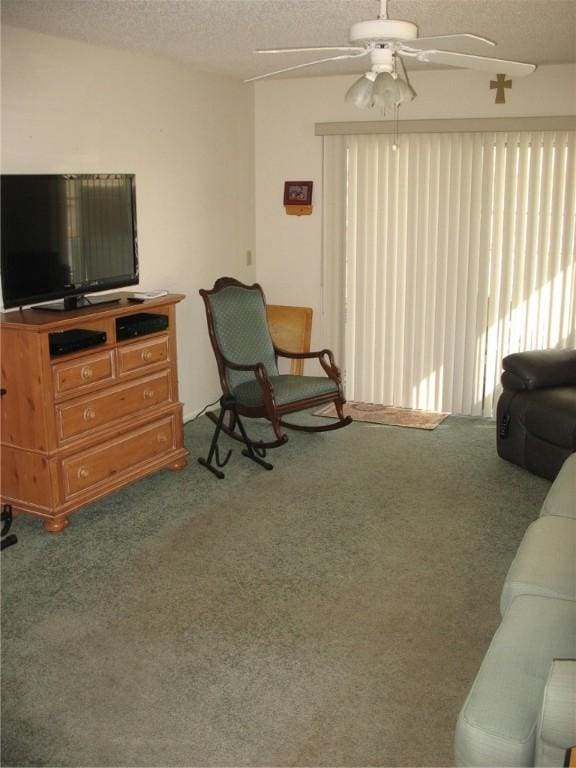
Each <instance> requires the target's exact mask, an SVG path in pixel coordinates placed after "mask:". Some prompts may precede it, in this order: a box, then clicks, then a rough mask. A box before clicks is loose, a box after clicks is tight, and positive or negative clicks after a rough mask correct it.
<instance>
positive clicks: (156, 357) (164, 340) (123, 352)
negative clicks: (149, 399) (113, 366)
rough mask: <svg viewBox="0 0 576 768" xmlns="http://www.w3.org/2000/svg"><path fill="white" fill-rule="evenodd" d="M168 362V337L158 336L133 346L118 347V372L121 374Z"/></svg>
mask: <svg viewBox="0 0 576 768" xmlns="http://www.w3.org/2000/svg"><path fill="white" fill-rule="evenodd" d="M167 360H168V336H160V337H156V338H154V339H148V340H147V341H140V342H137V343H135V344H127V345H126V346H125V347H118V371H119V373H120V375H121V374H123V373H130V372H131V371H137V370H140V369H142V368H146V366H149V365H156V364H157V363H164V362H166V361H167Z"/></svg>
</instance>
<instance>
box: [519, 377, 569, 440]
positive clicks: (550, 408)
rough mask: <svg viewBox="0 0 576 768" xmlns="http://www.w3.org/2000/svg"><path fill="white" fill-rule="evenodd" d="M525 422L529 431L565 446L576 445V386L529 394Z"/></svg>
mask: <svg viewBox="0 0 576 768" xmlns="http://www.w3.org/2000/svg"><path fill="white" fill-rule="evenodd" d="M529 397H530V402H529V405H528V408H527V409H526V415H525V417H524V424H525V426H526V429H527V430H528V432H529V433H530V434H532V435H534V436H535V437H539V438H540V439H541V440H545V441H546V442H548V443H552V445H559V446H561V447H562V448H570V449H573V448H574V447H576V387H554V388H550V389H538V390H536V391H534V392H531V393H530V396H529Z"/></svg>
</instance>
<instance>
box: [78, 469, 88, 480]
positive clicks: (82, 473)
mask: <svg viewBox="0 0 576 768" xmlns="http://www.w3.org/2000/svg"><path fill="white" fill-rule="evenodd" d="M89 477H90V472H89V471H88V470H87V469H86V467H80V469H79V470H78V480H87V479H88V478H89Z"/></svg>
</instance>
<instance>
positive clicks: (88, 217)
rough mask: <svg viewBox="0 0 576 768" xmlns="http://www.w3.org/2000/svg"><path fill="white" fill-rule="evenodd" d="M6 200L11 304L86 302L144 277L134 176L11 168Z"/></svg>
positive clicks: (5, 289) (5, 264) (6, 286)
mask: <svg viewBox="0 0 576 768" xmlns="http://www.w3.org/2000/svg"><path fill="white" fill-rule="evenodd" d="M0 205H1V226H2V253H1V261H0V267H1V271H2V295H3V300H4V306H5V307H6V308H9V307H17V306H23V305H25V304H32V303H33V302H37V301H50V300H51V299H64V301H63V302H57V303H56V304H51V305H44V306H43V307H42V309H68V308H75V307H78V306H86V305H88V304H95V303H98V302H99V300H102V298H103V300H107V297H92V298H90V299H88V298H87V299H84V298H83V297H84V294H86V293H94V292H98V291H103V290H106V289H110V288H122V287H124V286H127V285H135V284H136V283H137V282H138V244H137V243H138V241H137V231H136V195H135V178H134V174H66V175H33V174H28V175H14V174H4V175H2V178H1V188H0ZM112 299H113V295H112V296H111V297H110V300H112Z"/></svg>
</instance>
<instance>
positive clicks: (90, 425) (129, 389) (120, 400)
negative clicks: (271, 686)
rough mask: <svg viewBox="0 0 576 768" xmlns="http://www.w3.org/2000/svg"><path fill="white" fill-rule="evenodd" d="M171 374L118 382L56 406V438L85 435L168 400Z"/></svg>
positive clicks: (65, 438)
mask: <svg viewBox="0 0 576 768" xmlns="http://www.w3.org/2000/svg"><path fill="white" fill-rule="evenodd" d="M170 376H171V374H170V371H169V370H166V371H161V372H160V373H157V374H156V375H155V376H147V377H146V378H145V379H138V381H136V382H133V383H131V384H124V385H119V386H116V387H113V388H112V389H108V390H106V391H105V392H102V393H99V394H96V395H92V396H90V397H85V398H82V399H81V400H75V401H74V402H72V403H63V404H62V405H57V406H56V419H57V424H58V437H59V439H60V440H61V441H63V440H68V439H70V438H72V437H77V436H78V435H83V434H86V433H88V432H89V431H91V430H93V429H98V428H99V427H103V426H107V425H108V424H110V423H112V422H114V421H116V420H118V419H122V418H125V417H127V416H131V415H135V414H140V413H142V412H143V411H145V410H146V409H148V408H153V407H154V406H157V405H160V404H162V403H167V402H169V401H170V399H171V386H170Z"/></svg>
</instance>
